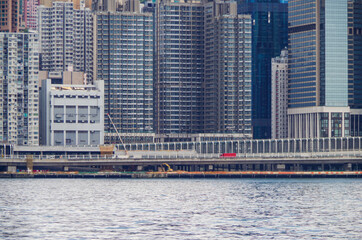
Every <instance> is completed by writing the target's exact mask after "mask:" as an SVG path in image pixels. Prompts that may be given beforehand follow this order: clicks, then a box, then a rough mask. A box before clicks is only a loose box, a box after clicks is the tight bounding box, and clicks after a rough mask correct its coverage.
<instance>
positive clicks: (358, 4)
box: [348, 0, 362, 136]
mask: <svg viewBox="0 0 362 240" xmlns="http://www.w3.org/2000/svg"><path fill="white" fill-rule="evenodd" d="M348 100H349V105H350V107H351V136H362V0H349V1H348Z"/></svg>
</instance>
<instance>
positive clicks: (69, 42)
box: [38, 2, 93, 81]
mask: <svg viewBox="0 0 362 240" xmlns="http://www.w3.org/2000/svg"><path fill="white" fill-rule="evenodd" d="M38 23H39V25H38V31H39V34H40V39H41V63H40V67H41V70H44V71H67V70H71V71H76V72H85V73H86V74H87V80H88V81H92V80H93V15H92V12H91V11H90V10H89V9H87V8H84V7H81V9H79V10H78V9H74V7H73V3H72V2H53V6H52V7H45V6H40V7H39V8H38Z"/></svg>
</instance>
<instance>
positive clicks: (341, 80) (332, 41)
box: [288, 0, 350, 138]
mask: <svg viewBox="0 0 362 240" xmlns="http://www.w3.org/2000/svg"><path fill="white" fill-rule="evenodd" d="M347 2H348V0H339V1H319V0H309V1H302V0H291V1H289V6H288V10H289V17H288V18H289V19H288V23H289V49H288V50H289V58H288V64H289V94H288V108H289V109H288V125H289V126H288V129H289V130H288V131H289V133H288V136H289V137H292V138H295V137H296V138H301V137H302V138H304V137H307V138H313V137H343V136H349V135H350V107H349V105H348V6H347Z"/></svg>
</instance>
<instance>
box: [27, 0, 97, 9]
mask: <svg viewBox="0 0 362 240" xmlns="http://www.w3.org/2000/svg"><path fill="white" fill-rule="evenodd" d="M28 1H29V0H28ZM38 1H39V5H43V6H46V7H52V6H53V2H72V3H73V6H74V9H78V10H79V9H81V7H82V6H85V7H86V8H89V9H91V8H92V0H38ZM93 1H95V0H93Z"/></svg>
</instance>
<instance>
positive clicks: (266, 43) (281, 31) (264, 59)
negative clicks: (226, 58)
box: [237, 0, 288, 138]
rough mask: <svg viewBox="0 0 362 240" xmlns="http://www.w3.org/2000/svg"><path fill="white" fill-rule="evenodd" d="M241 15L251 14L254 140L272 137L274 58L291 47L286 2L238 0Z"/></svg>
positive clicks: (277, 0) (279, 0)
mask: <svg viewBox="0 0 362 240" xmlns="http://www.w3.org/2000/svg"><path fill="white" fill-rule="evenodd" d="M237 2H238V13H240V14H251V15H252V24H253V31H252V122H253V137H254V138H270V137H271V59H272V58H274V57H276V56H278V55H279V54H280V51H281V50H282V49H284V48H285V47H286V46H287V45H288V9H287V6H288V3H287V1H285V0H238V1H237Z"/></svg>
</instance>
